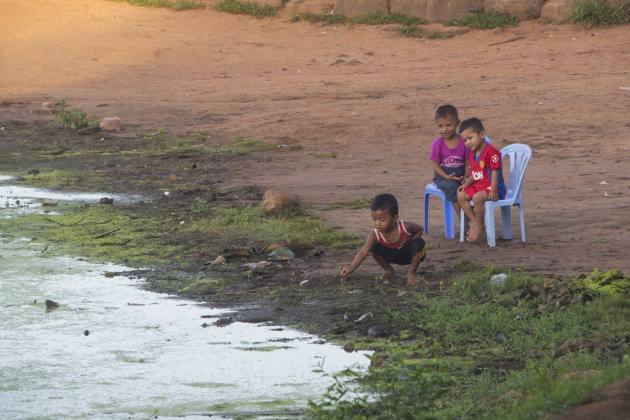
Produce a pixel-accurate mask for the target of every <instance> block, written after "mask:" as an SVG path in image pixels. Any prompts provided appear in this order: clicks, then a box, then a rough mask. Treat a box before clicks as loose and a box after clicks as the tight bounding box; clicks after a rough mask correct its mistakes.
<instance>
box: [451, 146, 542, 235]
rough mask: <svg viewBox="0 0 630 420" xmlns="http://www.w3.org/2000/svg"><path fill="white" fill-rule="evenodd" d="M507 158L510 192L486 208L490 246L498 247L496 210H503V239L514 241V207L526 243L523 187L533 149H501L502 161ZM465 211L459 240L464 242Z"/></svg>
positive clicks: (485, 204) (510, 147) (524, 147)
mask: <svg viewBox="0 0 630 420" xmlns="http://www.w3.org/2000/svg"><path fill="white" fill-rule="evenodd" d="M505 156H509V158H510V180H509V184H508V190H507V192H506V194H505V198H504V199H503V200H497V201H492V200H487V201H486V202H485V203H484V206H485V218H484V221H485V223H486V239H487V241H488V246H496V239H495V232H494V210H495V209H496V208H497V207H500V208H501V228H502V230H503V235H502V236H503V239H512V226H511V224H512V218H511V216H512V212H511V210H512V206H518V208H519V213H520V219H521V241H522V242H525V218H524V215H523V198H522V197H521V188H522V187H523V177H524V176H525V169H526V168H527V164H528V163H529V159H530V158H531V157H532V149H530V147H529V146H528V145H526V144H520V143H516V144H510V145H509V146H505V147H504V148H503V149H501V159H503V158H504V157H505ZM471 203H472V202H471ZM464 217H465V216H464V211H463V210H462V214H461V219H460V220H461V223H460V234H459V240H460V241H461V242H463V241H464Z"/></svg>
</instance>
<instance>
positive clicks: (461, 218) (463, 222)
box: [459, 210, 466, 242]
mask: <svg viewBox="0 0 630 420" xmlns="http://www.w3.org/2000/svg"><path fill="white" fill-rule="evenodd" d="M465 229H466V215H465V214H464V210H462V211H461V213H460V215H459V242H464V234H465V232H464V230H465Z"/></svg>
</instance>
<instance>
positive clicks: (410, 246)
mask: <svg viewBox="0 0 630 420" xmlns="http://www.w3.org/2000/svg"><path fill="white" fill-rule="evenodd" d="M370 208H371V210H372V221H373V223H374V230H373V231H372V232H370V234H369V235H368V237H367V240H366V241H365V245H363V247H362V248H361V249H360V250H359V252H358V253H357V255H356V256H355V257H354V260H353V261H352V264H351V265H350V266H349V267H344V268H342V269H341V274H342V275H344V276H345V275H348V274H350V273H352V272H353V271H354V270H356V269H357V268H358V267H359V266H360V265H361V263H362V262H363V260H364V259H365V257H367V255H368V253H370V252H372V257H373V258H374V260H375V261H376V262H377V263H378V265H380V266H381V268H382V269H383V270H385V274H383V275H382V276H381V278H382V279H384V280H387V279H393V278H395V277H396V273H395V272H394V269H393V268H392V266H391V263H394V264H399V265H409V269H408V270H407V284H411V285H414V284H418V277H417V276H416V269H417V268H418V265H419V264H420V262H421V261H424V258H425V256H426V253H427V246H426V244H425V243H424V240H423V239H422V238H421V236H422V233H423V229H422V226H420V225H418V224H416V223H412V222H404V221H402V220H400V219H398V201H397V200H396V198H395V197H394V196H393V195H391V194H379V195H377V196H376V197H374V199H373V200H372V204H371V206H370Z"/></svg>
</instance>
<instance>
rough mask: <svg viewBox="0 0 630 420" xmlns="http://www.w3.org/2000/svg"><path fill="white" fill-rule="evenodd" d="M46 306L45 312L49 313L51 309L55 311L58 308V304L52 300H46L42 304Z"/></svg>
mask: <svg viewBox="0 0 630 420" xmlns="http://www.w3.org/2000/svg"><path fill="white" fill-rule="evenodd" d="M44 303H45V304H46V310H47V311H49V310H51V309H56V308H58V307H59V304H58V303H57V302H55V301H54V300H48V299H46V302H44Z"/></svg>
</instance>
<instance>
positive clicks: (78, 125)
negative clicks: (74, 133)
mask: <svg viewBox="0 0 630 420" xmlns="http://www.w3.org/2000/svg"><path fill="white" fill-rule="evenodd" d="M55 121H56V122H58V123H59V124H61V126H62V127H63V128H69V129H71V130H81V129H83V128H92V127H96V126H97V125H98V121H97V120H96V118H94V117H88V115H87V114H86V113H85V112H84V111H83V110H82V109H81V108H73V109H68V106H67V105H66V100H65V99H62V101H61V104H60V105H59V108H58V109H57V110H56V111H55Z"/></svg>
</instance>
